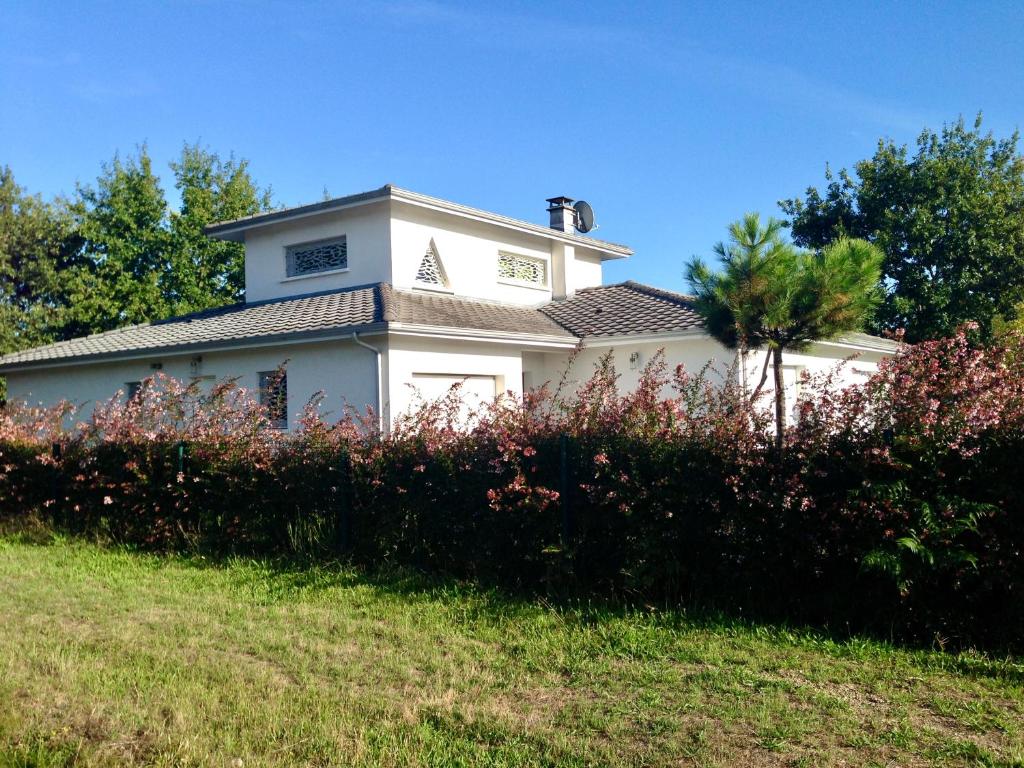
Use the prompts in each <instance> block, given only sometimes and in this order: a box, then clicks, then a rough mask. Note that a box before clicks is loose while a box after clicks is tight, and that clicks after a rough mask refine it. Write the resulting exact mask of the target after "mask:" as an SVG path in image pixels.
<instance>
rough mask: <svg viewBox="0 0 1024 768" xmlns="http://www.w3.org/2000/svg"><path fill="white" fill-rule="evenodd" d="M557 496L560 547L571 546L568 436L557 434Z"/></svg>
mask: <svg viewBox="0 0 1024 768" xmlns="http://www.w3.org/2000/svg"><path fill="white" fill-rule="evenodd" d="M558 465H559V467H558V469H559V471H558V498H559V500H561V502H562V549H563V550H565V551H566V552H568V550H569V547H570V546H572V540H573V535H574V532H575V531H574V529H575V526H574V524H573V523H574V520H573V515H572V512H573V509H572V469H571V468H570V466H569V436H568V435H566V434H564V433H563V434H561V435H559V436H558Z"/></svg>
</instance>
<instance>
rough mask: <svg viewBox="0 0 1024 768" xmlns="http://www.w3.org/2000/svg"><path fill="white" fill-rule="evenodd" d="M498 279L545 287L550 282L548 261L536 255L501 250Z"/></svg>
mask: <svg viewBox="0 0 1024 768" xmlns="http://www.w3.org/2000/svg"><path fill="white" fill-rule="evenodd" d="M498 279H499V280H500V281H502V282H506V283H520V284H525V285H534V286H539V287H543V286H546V285H547V284H548V263H547V262H546V261H545V260H544V259H538V258H536V257H534V256H522V255H520V254H518V253H505V252H504V251H501V252H499V253H498Z"/></svg>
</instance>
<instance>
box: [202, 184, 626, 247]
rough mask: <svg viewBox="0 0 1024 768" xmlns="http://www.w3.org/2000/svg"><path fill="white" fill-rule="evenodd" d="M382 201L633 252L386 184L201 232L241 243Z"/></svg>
mask: <svg viewBox="0 0 1024 768" xmlns="http://www.w3.org/2000/svg"><path fill="white" fill-rule="evenodd" d="M381 200H394V201H397V202H401V203H405V204H407V205H413V206H417V207H420V208H425V209H428V210H434V211H440V212H443V213H448V214H452V215H456V216H459V217H461V218H464V219H470V220H473V221H479V222H484V223H487V224H493V225H496V226H499V227H503V228H505V229H512V230H516V231H518V232H525V233H527V234H532V235H539V236H541V237H544V238H547V239H549V240H556V241H559V242H563V243H568V244H570V245H574V246H580V247H583V248H588V249H590V250H593V251H597V252H598V253H600V254H601V256H602V259H604V260H608V259H623V258H626V257H628V256H632V255H633V249H632V248H629V247H628V246H625V245H619V244H617V243H609V242H607V241H604V240H596V239H594V238H590V237H583V236H582V235H577V234H574V233H571V232H559V231H557V230H554V229H551V228H550V227H544V226H541V225H540V224H533V223H532V222H528V221H522V220H520V219H513V218H510V217H508V216H502V215H501V214H498V213H492V212H490V211H484V210H482V209H479V208H472V207H470V206H468V205H461V204H459V203H453V202H451V201H449V200H442V199H441V198H438V197H431V196H429V195H422V194H420V193H418V192H412V191H411V190H407V189H401V188H400V187H396V186H393V185H391V184H387V185H385V186H383V187H381V188H380V189H375V190H371V191H369V192H361V193H359V194H355V195H348V196H346V197H338V198H335V199H333V200H325V201H323V202H319V203H312V204H310V205H301V206H297V207H295V208H285V209H283V210H280V211H270V212H269V213H259V214H255V215H253V216H248V217H246V218H242V219H234V220H232V221H224V222H219V223H216V224H211V225H209V226H207V227H206V228H204V230H203V232H204V233H205V234H206V235H208V236H209V237H214V238H217V239H220V240H230V241H232V242H243V241H244V240H245V233H246V232H247V231H248V230H251V229H256V228H259V227H266V226H271V225H273V224H280V223H282V222H285V221H294V220H297V219H303V218H307V217H309V216H316V215H319V214H322V213H328V212H333V211H341V210H345V209H348V208H355V207H358V206H364V205H369V204H371V203H375V202H378V201H381Z"/></svg>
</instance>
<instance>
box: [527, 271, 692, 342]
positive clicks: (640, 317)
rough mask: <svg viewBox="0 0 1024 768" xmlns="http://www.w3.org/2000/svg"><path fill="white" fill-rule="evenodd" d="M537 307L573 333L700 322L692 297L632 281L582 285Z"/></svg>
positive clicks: (628, 330) (649, 330)
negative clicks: (577, 289)
mask: <svg viewBox="0 0 1024 768" xmlns="http://www.w3.org/2000/svg"><path fill="white" fill-rule="evenodd" d="M540 311H541V312H543V313H544V314H546V315H547V316H548V317H550V318H551V319H552V320H554V321H555V322H557V323H558V324H559V325H561V326H562V327H564V328H566V329H568V330H569V331H570V332H571V333H573V334H574V335H576V336H618V335H620V334H639V333H661V332H665V331H684V330H689V329H691V328H699V327H700V326H701V319H700V315H699V314H697V310H696V309H694V307H693V304H692V299H691V298H690V297H689V296H684V295H683V294H681V293H673V292H672V291H665V290H662V289H660V288H652V287H651V286H648V285H641V284H640V283H634V282H632V281H629V282H625V283H619V284H618V285H604V286H600V287H597V288H584V289H583V290H581V291H577V292H576V294H575V295H574V296H572V297H571V298H568V299H566V300H564V301H553V302H551V303H550V304H545V305H544V306H543V307H541V308H540Z"/></svg>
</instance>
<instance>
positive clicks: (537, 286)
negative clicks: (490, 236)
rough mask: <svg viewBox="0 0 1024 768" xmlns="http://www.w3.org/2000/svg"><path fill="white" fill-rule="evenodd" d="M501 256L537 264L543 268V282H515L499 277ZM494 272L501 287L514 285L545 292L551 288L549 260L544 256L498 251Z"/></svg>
mask: <svg viewBox="0 0 1024 768" xmlns="http://www.w3.org/2000/svg"><path fill="white" fill-rule="evenodd" d="M503 256H508V257H512V258H514V259H526V260H527V261H533V262H537V263H539V264H541V265H543V267H544V281H543V282H541V283H535V282H531V281H529V280H517V279H516V278H514V277H502V276H501V258H502V257H503ZM494 266H495V271H496V272H497V273H498V282H499V283H500V284H501V285H514V286H517V287H519V288H533V289H534V290H536V291H547V290H550V287H551V259H549V258H545V257H544V256H533V255H530V254H526V253H516V252H515V251H506V250H499V251H498V258H497V259H496V260H495V262H494Z"/></svg>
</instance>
